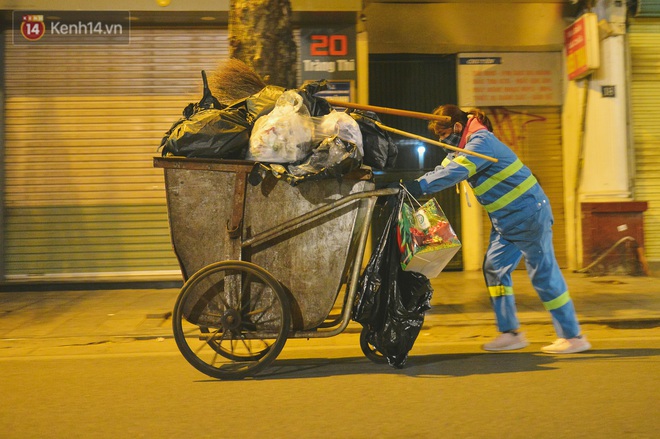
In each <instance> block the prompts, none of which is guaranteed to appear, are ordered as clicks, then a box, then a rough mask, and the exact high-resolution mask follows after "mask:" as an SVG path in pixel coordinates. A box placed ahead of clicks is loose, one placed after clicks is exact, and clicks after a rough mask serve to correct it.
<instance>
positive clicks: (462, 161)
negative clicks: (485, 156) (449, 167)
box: [454, 155, 477, 177]
mask: <svg viewBox="0 0 660 439" xmlns="http://www.w3.org/2000/svg"><path fill="white" fill-rule="evenodd" d="M454 162H456V164H458V165H461V166H463V167H464V168H466V169H467V170H468V177H472V176H473V175H474V174H475V173H476V172H477V166H476V165H475V164H474V163H472V162H471V161H470V160H469V159H468V158H467V157H465V156H464V155H459V156H458V157H456V158H455V159H454Z"/></svg>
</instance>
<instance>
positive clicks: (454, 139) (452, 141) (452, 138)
mask: <svg viewBox="0 0 660 439" xmlns="http://www.w3.org/2000/svg"><path fill="white" fill-rule="evenodd" d="M460 141H461V135H460V134H456V133H451V134H450V135H448V136H447V137H445V138H444V139H442V140H441V142H442V143H446V144H447V145H451V146H458V143H459V142H460Z"/></svg>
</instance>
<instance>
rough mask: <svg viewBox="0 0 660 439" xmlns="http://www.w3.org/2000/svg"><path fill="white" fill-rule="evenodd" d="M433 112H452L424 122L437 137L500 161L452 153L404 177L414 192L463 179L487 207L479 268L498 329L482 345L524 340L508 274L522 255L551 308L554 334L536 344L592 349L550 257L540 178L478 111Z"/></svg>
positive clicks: (448, 108) (443, 110)
mask: <svg viewBox="0 0 660 439" xmlns="http://www.w3.org/2000/svg"><path fill="white" fill-rule="evenodd" d="M433 113H434V114H439V115H442V116H449V117H450V118H451V121H450V123H447V124H443V123H441V122H439V121H432V122H430V123H429V129H430V130H431V131H432V132H433V133H434V134H435V135H436V136H438V138H439V139H440V141H441V142H443V143H446V144H449V145H452V146H457V147H458V148H461V149H466V150H470V151H474V152H478V153H481V154H483V155H485V156H489V157H493V158H496V159H497V160H498V161H497V163H493V162H491V161H488V160H485V159H482V158H478V157H475V156H471V155H467V154H461V153H460V152H459V153H452V154H449V155H448V156H447V157H446V158H445V159H444V160H443V162H442V164H441V165H440V166H438V167H436V168H435V169H434V170H433V171H430V172H428V173H426V174H424V175H422V176H421V177H419V178H418V179H416V180H412V181H407V182H403V183H402V184H403V185H404V186H405V187H406V189H407V190H408V191H409V192H410V193H411V194H412V195H413V196H416V197H419V196H422V195H424V194H431V193H434V192H438V191H441V190H443V189H446V188H449V187H451V186H453V185H455V184H457V183H459V182H461V181H463V180H467V181H468V183H469V184H470V186H471V187H472V189H473V190H474V194H475V196H476V198H477V200H478V201H479V203H480V204H482V205H483V206H484V208H485V209H486V211H487V212H488V216H489V217H490V221H491V224H492V227H491V232H490V244H489V245H488V250H487V251H486V255H485V257H484V262H483V272H484V278H485V281H486V286H487V287H488V292H489V293H490V299H491V303H492V306H493V309H494V311H495V317H496V319H497V327H498V330H499V331H500V335H499V336H498V337H497V338H495V339H494V340H492V341H490V342H489V343H486V344H485V345H484V346H483V349H484V350H486V351H509V350H514V349H522V348H524V347H525V346H527V345H528V344H529V343H528V342H527V340H526V338H525V335H524V333H522V332H520V324H519V322H518V318H517V316H516V304H515V300H514V296H513V282H512V279H511V273H512V271H513V270H514V269H515V268H516V266H517V265H518V263H519V262H520V259H521V257H523V256H524V257H525V264H526V266H527V273H528V275H529V278H530V280H531V282H532V285H533V286H534V288H535V290H536V292H537V293H538V295H539V297H540V298H541V301H542V302H543V306H544V307H545V309H547V310H548V311H549V312H550V314H551V316H552V321H553V325H554V327H555V332H556V333H557V337H558V338H557V340H555V341H554V342H553V343H552V344H550V345H548V346H544V347H543V348H542V349H541V350H542V351H543V352H546V353H550V354H571V353H576V352H583V351H586V350H588V349H590V348H591V345H590V344H589V342H588V341H587V338H586V336H585V335H583V334H581V332H580V324H579V323H578V320H577V316H576V315H575V308H574V306H573V301H572V300H571V296H570V294H569V292H568V288H567V286H566V281H565V280H564V277H563V275H562V273H561V271H560V269H559V265H558V264H557V260H556V258H555V253H554V248H553V244H552V225H553V223H554V219H553V216H552V209H551V207H550V202H549V201H548V197H547V196H546V195H545V193H544V192H543V189H542V188H541V186H540V185H539V183H538V181H537V180H536V178H534V176H533V175H532V173H531V171H530V170H529V168H527V166H525V165H524V164H523V163H522V162H521V161H520V159H519V158H518V157H517V156H516V154H515V153H514V152H513V151H512V150H511V149H509V148H508V147H507V146H506V145H505V144H504V143H502V142H501V141H500V140H499V139H497V137H495V135H494V134H493V133H492V131H493V128H492V125H491V122H490V120H489V119H488V117H487V116H486V115H485V114H484V113H483V112H482V111H480V110H478V109H474V110H471V111H470V112H468V113H466V112H464V111H462V110H461V109H460V108H459V107H457V106H456V105H442V106H440V107H438V108H436V109H435V110H434V112H433Z"/></svg>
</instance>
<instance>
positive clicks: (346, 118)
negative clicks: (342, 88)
mask: <svg viewBox="0 0 660 439" xmlns="http://www.w3.org/2000/svg"><path fill="white" fill-rule="evenodd" d="M312 121H313V122H314V138H313V143H314V145H318V144H320V143H321V142H323V141H324V140H325V139H327V138H331V137H334V136H337V137H339V138H340V139H341V140H343V141H345V142H348V143H352V144H354V145H355V146H357V148H358V151H359V154H360V157H362V156H364V148H363V146H362V131H360V125H358V123H357V122H356V121H355V119H353V118H352V117H351V116H350V115H349V114H347V113H344V112H341V111H335V110H332V111H331V112H330V113H328V114H326V115H324V116H320V117H313V118H312Z"/></svg>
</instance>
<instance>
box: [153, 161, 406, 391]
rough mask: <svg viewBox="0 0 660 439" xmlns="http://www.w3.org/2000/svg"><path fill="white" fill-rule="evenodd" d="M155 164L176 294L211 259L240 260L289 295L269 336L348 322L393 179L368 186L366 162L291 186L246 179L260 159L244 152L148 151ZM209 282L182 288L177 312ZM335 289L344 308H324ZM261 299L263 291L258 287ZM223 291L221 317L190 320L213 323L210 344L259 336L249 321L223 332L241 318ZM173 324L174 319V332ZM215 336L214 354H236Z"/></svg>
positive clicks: (336, 329)
mask: <svg viewBox="0 0 660 439" xmlns="http://www.w3.org/2000/svg"><path fill="white" fill-rule="evenodd" d="M154 166H155V167H159V168H163V169H164V175H165V187H166V196H167V208H168V216H169V222H170V233H171V239H172V244H173V247H174V251H175V254H176V256H177V258H178V260H179V264H180V266H181V271H182V274H183V278H184V280H185V281H186V284H184V288H183V289H182V295H183V293H184V292H186V291H185V290H186V285H188V284H189V283H191V281H197V280H198V278H199V277H200V276H203V275H204V272H205V271H209V272H210V271H213V270H215V271H218V270H222V269H223V268H215V269H212V268H211V267H214V264H218V262H219V261H239V262H236V263H234V265H232V268H231V269H232V270H233V269H236V267H238V269H239V270H243V268H245V270H244V271H246V273H247V272H249V273H247V274H248V275H250V276H257V277H260V278H261V277H263V278H264V279H265V280H264V283H266V284H268V283H269V279H270V277H269V275H270V276H272V278H274V279H275V280H276V282H272V283H273V284H275V283H277V284H279V285H275V286H273V287H272V289H275V290H276V289H278V286H281V288H282V290H283V291H284V292H285V294H284V295H285V296H287V297H288V298H283V299H282V301H283V302H288V303H285V304H284V308H288V309H286V310H285V311H282V312H281V314H287V313H289V314H290V315H289V316H280V315H279V314H277V313H276V314H277V315H278V316H279V317H276V318H275V320H277V321H278V323H280V324H281V322H282V321H284V320H286V326H287V328H280V331H281V332H282V334H277V333H273V334H267V336H268V337H271V336H272V337H274V338H281V337H284V338H287V337H288V338H291V337H296V338H301V337H302V338H311V337H328V336H333V335H336V334H339V333H340V332H342V331H343V330H344V329H345V328H346V326H347V325H348V322H349V321H350V317H351V306H352V303H353V300H354V298H355V293H356V290H357V284H358V282H359V275H360V269H361V265H362V259H363V255H364V250H365V245H366V241H367V236H368V232H369V226H370V222H371V217H372V215H373V210H374V205H375V203H376V200H377V198H378V197H379V196H382V195H391V194H394V193H396V192H397V189H381V190H374V183H373V181H372V179H371V178H370V177H371V174H370V172H369V171H368V170H363V172H358V173H356V174H354V175H352V176H345V178H342V179H341V181H339V180H333V179H324V180H315V181H306V182H303V183H301V184H299V185H297V186H291V185H290V184H288V183H286V182H285V181H281V180H277V179H276V178H265V179H263V181H261V182H260V183H259V184H257V185H252V184H249V183H248V179H249V178H250V175H254V173H253V171H254V170H255V166H258V164H255V163H254V162H248V161H223V160H213V159H189V158H175V157H167V158H155V159H154ZM271 177H272V176H271ZM241 262H242V263H241ZM237 264H238V265H237ZM249 264H253V265H254V266H256V267H253V266H252V265H249ZM257 267H260V268H257ZM262 269H263V270H262ZM263 271H265V273H263ZM246 273H243V276H242V277H241V278H242V279H245V277H246ZM191 278H193V279H191ZM214 282H216V284H220V285H219V287H221V288H225V289H227V290H229V288H228V287H227V284H228V283H230V282H233V281H230V280H227V278H223V279H222V280H220V281H214ZM237 282H238V283H239V284H240V282H241V281H240V280H239V281H237ZM344 287H345V288H344ZM237 288H239V289H240V288H241V287H240V286H239V287H237ZM243 288H244V287H243ZM189 289H190V288H189ZM209 289H213V288H211V287H204V288H201V287H200V288H197V290H199V291H196V292H193V291H187V292H186V295H187V297H188V298H187V299H186V300H185V302H186V303H187V305H184V304H182V305H181V307H182V308H183V310H182V311H181V313H182V319H183V320H194V319H192V318H191V317H190V315H191V313H193V310H192V308H193V307H194V306H195V303H197V302H199V301H200V300H201V299H200V298H201V297H202V295H204V294H206V295H208V294H209V293H208V291H209ZM266 289H268V288H266ZM342 290H343V292H344V295H343V304H342V311H341V314H340V315H339V316H338V317H331V316H330V315H329V314H330V312H331V310H332V309H333V306H336V303H337V300H338V297H340V292H341V291H342ZM269 294H271V293H269ZM278 294H279V293H277V294H274V293H273V294H271V295H275V296H277V295H278ZM268 297H270V296H268ZM205 300H206V299H205ZM220 300H221V301H222V299H220ZM259 300H263V299H262V298H261V296H260V299H259ZM229 301H230V300H229V299H226V300H225V301H224V304H222V305H220V308H222V309H221V310H220V311H218V313H219V316H218V318H221V317H222V315H224V317H222V318H224V319H225V320H223V323H222V325H218V324H214V323H213V322H212V321H211V320H212V319H213V318H212V317H208V316H207V317H205V318H206V320H204V321H202V322H201V323H200V321H196V322H195V323H196V324H198V326H200V327H203V328H206V331H207V332H208V333H211V330H210V329H208V328H212V327H216V331H215V333H216V335H215V336H214V337H215V340H216V341H217V344H219V343H220V341H222V339H224V338H225V337H233V338H236V339H239V340H240V341H241V342H243V344H245V343H246V342H245V340H247V339H249V338H254V337H256V338H260V337H261V336H264V337H265V336H266V335H265V334H260V333H259V331H262V332H263V330H246V331H243V332H242V333H241V334H240V335H239V331H238V330H235V332H230V329H229V328H230V326H229V323H228V322H227V321H226V320H227V319H229V320H230V321H231V322H234V321H236V320H237V319H240V316H239V315H238V314H240V312H238V311H234V314H232V315H231V316H229V315H228V310H229V309H230V308H236V309H238V308H239V307H238V306H231V305H230V304H229V303H228V302H229ZM243 307H244V308H245V306H243ZM252 307H253V308H254V304H253V306H252ZM262 308H263V307H262ZM253 312H254V311H253ZM207 314H208V313H207ZM211 314H213V313H211ZM220 314H221V315H220ZM244 314H245V313H244ZM273 316H274V315H269V317H270V318H273ZM284 317H286V319H284ZM175 319H176V316H175ZM202 320H203V319H202ZM175 323H176V322H175ZM223 325H224V326H223ZM176 331H177V330H176V327H175V337H176V335H177V334H176ZM181 331H183V329H181ZM203 332H204V331H203ZM266 332H271V331H270V330H266ZM204 333H206V332H204ZM231 334H233V336H232V335H231ZM180 338H183V335H181V337H180ZM207 341H208V340H207ZM282 345H283V343H282ZM214 346H215V347H216V349H215V350H216V351H220V355H221V356H225V357H226V356H229V357H232V356H233V355H232V354H229V355H227V354H226V352H225V351H223V350H221V349H219V348H218V346H217V345H214ZM180 347H181V346H180ZM232 349H233V348H232ZM279 349H280V350H281V347H279ZM186 350H188V349H187V348H186ZM266 350H267V351H269V350H272V349H271V348H270V347H269V348H268V349H266ZM185 355H186V354H185V352H184V356H185ZM248 357H249V361H253V363H254V362H255V361H256V363H259V362H261V363H268V362H271V361H272V360H273V359H274V356H273V358H269V359H268V361H264V359H263V358H262V357H259V358H256V357H257V355H251V356H248ZM187 359H188V360H189V361H190V358H188V357H187ZM243 359H244V358H243V357H241V360H243ZM195 361H196V360H195ZM256 363H254V364H252V365H248V366H246V367H245V368H239V370H240V373H236V372H231V371H230V372H229V373H226V372H224V371H219V372H216V370H215V368H213V367H211V368H207V367H203V368H201V369H200V368H199V367H198V369H200V370H202V371H203V372H204V373H207V374H209V375H212V376H216V377H218V378H229V379H231V378H243V377H244V376H249V375H252V374H253V373H256V372H255V369H256V370H257V371H258V370H261V369H263V365H260V366H259V367H258V368H254V367H252V366H254V365H255V364H256ZM193 365H194V366H195V367H197V365H195V364H193Z"/></svg>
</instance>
